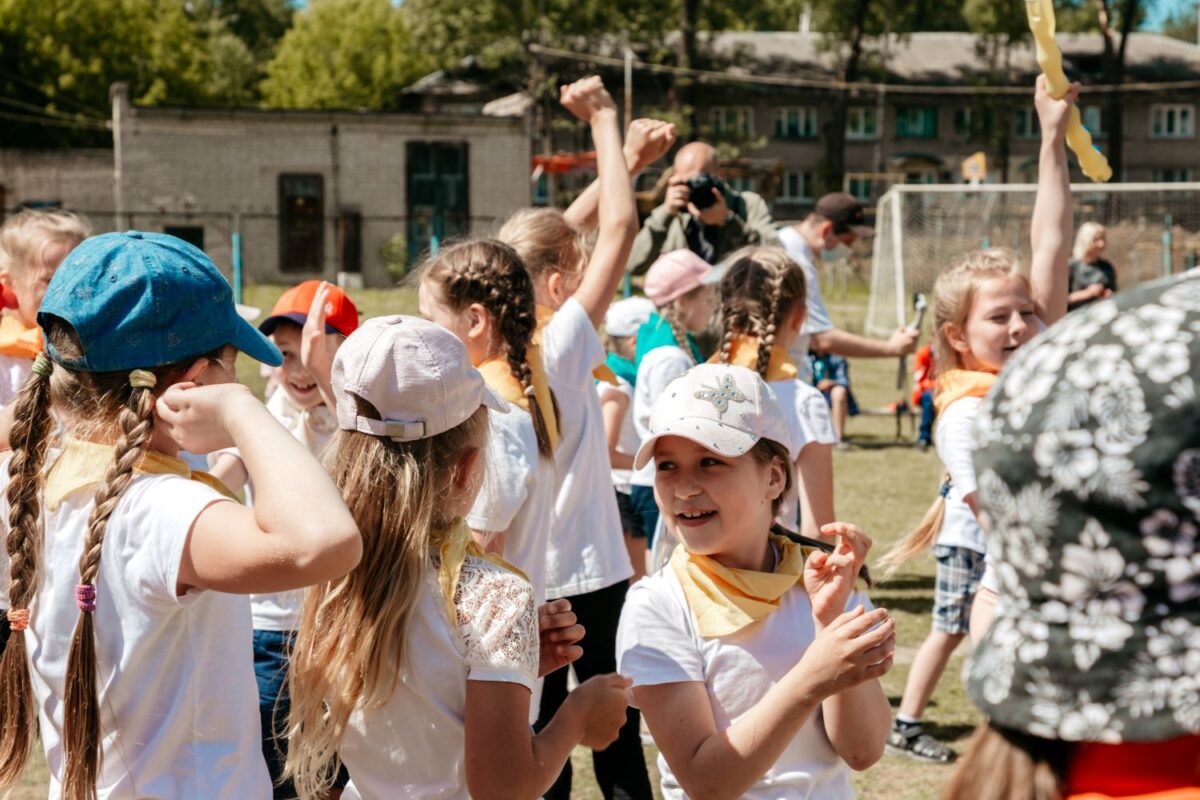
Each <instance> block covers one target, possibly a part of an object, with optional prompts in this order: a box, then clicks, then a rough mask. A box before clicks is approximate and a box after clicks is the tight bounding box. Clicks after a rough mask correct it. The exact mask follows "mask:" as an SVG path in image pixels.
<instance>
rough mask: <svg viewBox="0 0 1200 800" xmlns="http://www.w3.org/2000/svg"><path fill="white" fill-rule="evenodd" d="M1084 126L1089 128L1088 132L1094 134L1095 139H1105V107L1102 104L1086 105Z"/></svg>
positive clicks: (1084, 108)
mask: <svg viewBox="0 0 1200 800" xmlns="http://www.w3.org/2000/svg"><path fill="white" fill-rule="evenodd" d="M1118 113H1120V112H1118ZM1083 127H1085V128H1087V130H1088V133H1090V134H1091V135H1092V138H1093V139H1103V138H1104V137H1105V135H1106V134H1105V133H1104V108H1103V107H1101V106H1084V107H1083Z"/></svg>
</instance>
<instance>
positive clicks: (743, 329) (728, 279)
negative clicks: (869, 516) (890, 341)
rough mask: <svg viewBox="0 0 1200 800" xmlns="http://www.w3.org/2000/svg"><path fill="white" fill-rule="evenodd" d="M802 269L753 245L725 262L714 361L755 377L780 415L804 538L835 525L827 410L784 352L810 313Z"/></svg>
mask: <svg viewBox="0 0 1200 800" xmlns="http://www.w3.org/2000/svg"><path fill="white" fill-rule="evenodd" d="M805 288H806V287H805V283H804V270H802V269H801V268H800V265H799V264H797V263H796V262H795V261H792V259H791V258H789V257H788V255H787V253H785V252H784V251H783V250H781V249H779V248H777V247H751V248H745V249H743V250H739V251H738V252H736V253H734V254H733V255H731V256H730V257H729V262H728V265H727V266H726V271H725V276H724V277H723V278H722V279H721V285H720V291H721V308H720V312H719V313H720V320H721V346H720V349H719V350H718V352H717V354H716V355H715V356H714V357H713V359H714V360H715V361H719V362H720V363H722V364H736V365H738V366H741V367H748V368H750V369H753V370H754V371H756V372H757V373H758V374H759V375H761V376H762V377H763V379H764V380H766V381H767V382H768V384H769V385H770V386H771V389H772V390H773V391H774V392H775V397H776V398H777V399H778V400H779V405H780V406H781V407H782V408H783V409H784V417H785V419H786V420H787V423H788V430H789V432H790V433H791V437H790V439H789V441H790V445H789V448H788V451H789V453H790V455H791V458H792V462H793V463H794V464H795V465H796V476H797V478H798V480H797V490H798V491H797V493H798V494H799V499H800V503H799V505H800V508H799V511H800V531H801V533H803V534H804V535H806V536H809V537H810V538H814V537H819V536H820V530H821V528H822V527H824V526H825V525H828V524H829V523H831V522H833V521H834V519H835V517H834V512H833V446H834V445H835V444H837V436H836V435H835V434H834V430H833V422H832V420H831V419H830V417H829V406H828V405H827V404H826V403H825V399H824V398H823V397H822V396H821V392H820V391H818V390H817V389H816V388H815V387H813V386H812V385H810V384H808V383H806V382H804V381H802V380H801V379H800V378H799V369H798V367H797V365H796V363H795V362H794V361H792V357H791V355H789V353H788V350H789V348H791V346H792V344H793V343H794V342H795V340H796V338H797V337H799V336H800V330H801V327H802V326H803V325H804V318H805V316H806V315H807V310H808V307H807V305H806V302H805ZM783 507H784V524H785V525H786V526H787V527H791V526H792V525H793V524H794V522H795V519H796V511H797V509H796V502H795V498H794V497H789V498H787V499H786V501H785V503H784V506H783Z"/></svg>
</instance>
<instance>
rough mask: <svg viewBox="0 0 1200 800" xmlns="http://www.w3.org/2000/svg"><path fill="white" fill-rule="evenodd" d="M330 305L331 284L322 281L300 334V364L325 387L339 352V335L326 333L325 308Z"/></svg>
mask: <svg viewBox="0 0 1200 800" xmlns="http://www.w3.org/2000/svg"><path fill="white" fill-rule="evenodd" d="M328 303H329V284H328V283H326V282H325V281H321V285H320V286H318V287H317V291H316V294H314V295H313V300H312V305H311V306H309V308H308V317H307V318H306V319H305V320H304V328H303V330H302V331H301V332H300V363H301V364H303V365H304V368H305V369H306V370H308V371H309V373H310V374H311V375H312V376H313V378H314V379H316V381H317V383H318V384H319V385H320V386H322V387H323V386H325V385H326V384H328V383H329V382H330V380H331V377H330V376H331V375H332V374H333V355H334V353H336V352H337V342H338V339H337V334H335V333H325V307H326V305H328Z"/></svg>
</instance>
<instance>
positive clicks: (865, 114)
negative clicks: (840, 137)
mask: <svg viewBox="0 0 1200 800" xmlns="http://www.w3.org/2000/svg"><path fill="white" fill-rule="evenodd" d="M877 136H879V127H878V126H877V125H876V119H875V109H874V108H868V107H866V106H856V107H854V108H848V109H846V138H847V139H857V140H860V141H861V140H863V139H874V138H876V137H877Z"/></svg>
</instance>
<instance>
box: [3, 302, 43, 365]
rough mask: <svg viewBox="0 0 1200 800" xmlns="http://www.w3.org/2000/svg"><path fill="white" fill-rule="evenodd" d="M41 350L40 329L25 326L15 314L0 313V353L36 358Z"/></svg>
mask: <svg viewBox="0 0 1200 800" xmlns="http://www.w3.org/2000/svg"><path fill="white" fill-rule="evenodd" d="M40 352H42V329H41V328H39V327H38V326H37V325H34V326H33V327H32V328H26V327H25V323H24V322H21V320H20V318H19V317H17V315H16V314H9V313H5V314H3V315H0V355H5V356H19V357H21V358H36V357H37V354H38V353H40Z"/></svg>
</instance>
